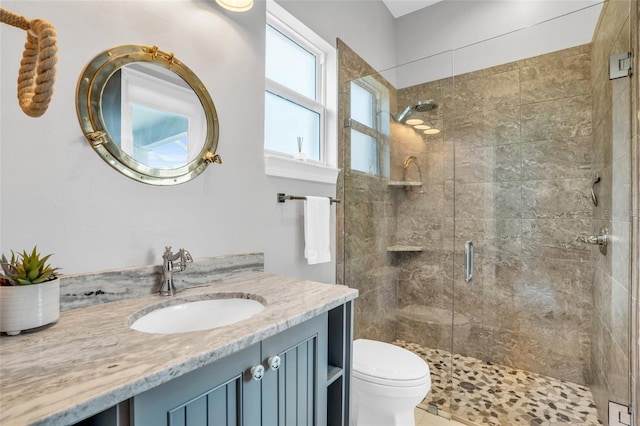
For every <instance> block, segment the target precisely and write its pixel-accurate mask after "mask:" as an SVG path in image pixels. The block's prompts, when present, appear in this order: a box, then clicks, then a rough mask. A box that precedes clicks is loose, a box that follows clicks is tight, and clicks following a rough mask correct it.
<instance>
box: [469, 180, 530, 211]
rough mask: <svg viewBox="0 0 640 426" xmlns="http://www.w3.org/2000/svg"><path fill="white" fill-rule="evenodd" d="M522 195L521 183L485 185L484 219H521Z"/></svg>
mask: <svg viewBox="0 0 640 426" xmlns="http://www.w3.org/2000/svg"><path fill="white" fill-rule="evenodd" d="M522 195H523V194H522V182H519V181H516V182H495V183H485V184H484V217H485V218H490V219H517V218H520V217H522V207H523V206H522V199H523V196H522ZM456 201H457V200H456ZM456 209H457V206H456Z"/></svg>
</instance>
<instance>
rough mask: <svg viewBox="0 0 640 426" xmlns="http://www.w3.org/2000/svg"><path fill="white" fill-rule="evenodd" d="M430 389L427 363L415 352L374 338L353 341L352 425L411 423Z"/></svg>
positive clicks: (369, 425) (390, 425)
mask: <svg viewBox="0 0 640 426" xmlns="http://www.w3.org/2000/svg"><path fill="white" fill-rule="evenodd" d="M430 389H431V376H430V375H429V365H428V364H427V363H426V362H425V361H424V360H423V359H422V358H420V357H419V356H418V355H416V354H414V353H413V352H410V351H408V350H406V349H403V348H401V347H398V346H395V345H391V344H389V343H384V342H378V341H375V340H367V339H358V340H355V341H354V342H353V380H352V382H351V396H352V398H351V421H350V423H351V426H413V425H415V419H414V409H415V407H416V405H418V404H419V403H420V401H422V399H423V398H424V397H425V396H426V395H427V393H428V392H429V390H430Z"/></svg>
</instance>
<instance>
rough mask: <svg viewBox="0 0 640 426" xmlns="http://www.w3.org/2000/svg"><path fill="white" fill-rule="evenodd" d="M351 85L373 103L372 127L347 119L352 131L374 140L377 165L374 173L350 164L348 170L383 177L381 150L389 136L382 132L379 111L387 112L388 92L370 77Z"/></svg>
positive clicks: (383, 167) (353, 82) (383, 165)
mask: <svg viewBox="0 0 640 426" xmlns="http://www.w3.org/2000/svg"><path fill="white" fill-rule="evenodd" d="M351 84H357V85H358V86H360V87H361V88H362V89H364V90H366V91H367V92H369V93H371V95H372V99H373V103H372V105H371V107H372V109H373V111H372V114H373V127H371V126H367V125H366V124H363V123H360V122H359V121H358V120H356V119H355V118H353V117H350V118H349V122H350V123H351V129H352V130H355V131H357V132H360V133H362V134H364V135H368V136H371V137H373V138H374V139H375V140H376V161H377V163H378V164H377V170H376V172H375V173H369V172H365V171H362V170H356V169H352V168H351V164H349V165H348V167H349V170H350V171H351V172H354V173H364V174H366V175H369V176H378V177H384V176H385V158H383V155H384V149H383V148H384V145H385V144H388V143H389V135H388V134H386V133H385V131H384V130H385V129H383V126H382V117H381V114H380V111H385V110H386V111H388V110H389V105H388V104H389V90H388V89H387V88H386V87H384V85H382V84H381V83H380V82H379V81H377V80H376V79H375V78H373V77H372V76H367V77H363V78H360V79H358V80H357V81H352V82H351ZM387 161H388V159H387ZM387 177H388V176H387Z"/></svg>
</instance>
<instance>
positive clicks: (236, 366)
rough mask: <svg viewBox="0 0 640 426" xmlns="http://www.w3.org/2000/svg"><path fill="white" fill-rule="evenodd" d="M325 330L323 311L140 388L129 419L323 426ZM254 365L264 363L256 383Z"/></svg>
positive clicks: (143, 423)
mask: <svg viewBox="0 0 640 426" xmlns="http://www.w3.org/2000/svg"><path fill="white" fill-rule="evenodd" d="M327 329H328V315H327V314H326V313H325V314H322V315H320V316H317V317H315V318H313V319H310V320H308V321H305V322H304V323H302V324H300V325H297V326H295V327H292V328H290V329H288V330H285V331H283V332H282V333H279V334H276V335H275V336H272V337H269V338H267V339H265V340H263V341H262V342H260V343H257V344H255V345H253V346H250V347H248V348H246V349H243V350H241V351H239V352H236V353H234V354H232V355H229V356H227V357H225V358H223V359H221V360H219V361H216V362H214V363H212V364H210V365H207V366H204V367H201V368H199V369H197V370H195V371H192V372H190V373H187V374H185V375H183V376H180V377H178V378H176V379H173V380H171V381H170V382H167V383H165V384H163V385H160V386H157V387H155V388H153V389H150V390H148V391H146V392H143V393H141V394H139V395H137V396H135V397H134V398H133V401H132V404H131V418H132V423H133V425H135V426H162V425H167V426H177V425H180V426H213V425H216V426H218V425H222V426H240V425H244V426H260V425H262V426H281V425H282V426H304V425H309V426H311V425H325V424H327V420H326V417H327V409H326V407H327V386H326V380H327ZM278 358H279V366H277V368H275V367H276V365H277V364H278V362H275V363H274V361H277V360H278ZM258 365H262V366H263V367H264V374H263V376H262V379H261V380H259V381H257V380H254V378H253V377H252V371H251V370H252V368H253V367H256V366H258Z"/></svg>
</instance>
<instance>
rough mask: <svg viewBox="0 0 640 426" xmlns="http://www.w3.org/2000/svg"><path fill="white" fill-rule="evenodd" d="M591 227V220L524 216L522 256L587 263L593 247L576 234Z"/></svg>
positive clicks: (582, 232)
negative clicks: (581, 240) (577, 239)
mask: <svg viewBox="0 0 640 426" xmlns="http://www.w3.org/2000/svg"><path fill="white" fill-rule="evenodd" d="M590 227H591V219H523V220H522V252H523V256H527V257H538V258H539V257H542V258H555V259H567V260H578V261H581V262H588V261H589V260H590V259H591V249H590V247H587V246H586V244H583V243H579V242H577V241H576V237H577V236H578V235H580V234H584V233H585V230H586V231H587V232H588V230H589V229H590Z"/></svg>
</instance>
